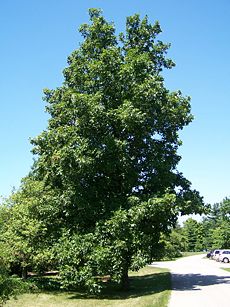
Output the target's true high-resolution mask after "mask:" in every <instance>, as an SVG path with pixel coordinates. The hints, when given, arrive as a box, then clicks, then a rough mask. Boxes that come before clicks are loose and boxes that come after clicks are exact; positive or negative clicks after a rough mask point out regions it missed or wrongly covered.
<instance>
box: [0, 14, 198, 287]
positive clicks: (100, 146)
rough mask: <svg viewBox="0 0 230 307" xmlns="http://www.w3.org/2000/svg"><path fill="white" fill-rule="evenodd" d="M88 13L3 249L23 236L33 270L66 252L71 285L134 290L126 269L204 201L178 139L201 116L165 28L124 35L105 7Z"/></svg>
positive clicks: (131, 23)
mask: <svg viewBox="0 0 230 307" xmlns="http://www.w3.org/2000/svg"><path fill="white" fill-rule="evenodd" d="M89 15H90V23H89V24H84V25H82V26H81V27H80V32H81V34H82V36H83V42H82V44H81V45H80V47H79V48H78V49H76V50H75V51H74V52H73V53H72V54H71V55H70V56H69V58H68V67H67V68H65V69H64V82H63V84H62V86H60V87H58V88H56V89H54V90H48V89H46V90H45V101H46V102H47V106H46V110H47V112H48V113H49V115H50V119H49V121H48V127H47V129H46V130H44V131H43V132H42V133H41V134H40V135H39V136H38V137H36V138H34V139H33V140H32V144H33V145H34V147H33V152H34V154H35V155H36V157H37V159H36V163H35V164H34V167H33V169H32V171H31V174H30V176H28V177H27V178H26V180H25V181H24V182H23V185H22V189H21V190H20V191H19V192H18V193H17V194H16V195H15V197H16V200H14V205H13V207H12V209H11V210H10V211H9V212H10V215H9V217H8V218H7V223H6V225H5V226H4V229H5V230H4V231H5V235H4V238H2V242H4V244H7V241H8V239H9V240H10V239H11V238H14V240H13V241H12V250H14V251H17V253H20V254H22V255H23V257H24V258H25V259H26V262H23V261H24V260H21V262H22V263H25V264H23V265H24V267H26V266H29V265H32V266H34V263H35V262H36V261H38V262H39V261H40V262H39V263H43V262H44V261H43V260H44V257H42V256H41V255H48V256H47V258H49V257H50V258H51V259H52V257H53V256H52V255H56V259H57V261H58V268H59V270H60V276H61V281H62V285H63V287H65V288H72V287H76V286H84V287H86V288H88V289H89V290H90V291H94V292H95V291H99V290H100V287H101V286H102V283H101V277H102V276H105V275H109V276H110V278H111V280H113V281H115V282H117V283H120V284H121V285H122V287H123V288H127V287H128V270H129V269H131V270H138V269H139V268H140V267H142V266H143V265H145V264H146V263H147V262H150V261H151V260H152V259H154V257H156V255H157V254H158V247H159V246H160V245H159V244H160V243H159V242H160V239H161V235H162V234H164V233H168V232H169V231H170V229H171V228H172V227H173V226H174V225H175V223H176V220H177V215H178V213H179V212H180V213H181V214H189V213H200V212H203V203H202V199H201V198H200V196H199V193H198V192H197V191H193V190H191V189H190V182H189V181H188V180H187V179H185V178H184V177H183V175H182V174H181V173H180V172H178V171H177V165H178V162H179V161H180V158H181V157H180V156H179V155H178V153H177V150H178V147H179V146H180V145H181V141H180V139H179V131H180V130H182V129H183V128H184V127H185V126H186V125H188V124H189V123H190V122H191V121H192V119H193V116H192V115H191V112H190V109H191V107H190V98H189V97H184V96H183V95H182V93H181V92H180V91H176V92H171V91H169V90H168V89H167V88H166V87H165V84H164V78H163V76H162V71H163V69H164V68H167V69H170V68H172V67H173V66H174V63H173V62H172V60H170V59H167V58H166V53H167V50H168V48H169V44H164V43H163V42H161V41H160V40H159V39H158V35H159V34H160V33H161V28H160V25H159V23H158V22H156V23H154V24H151V23H150V22H149V21H148V18H147V17H145V18H144V19H142V20H141V19H140V17H139V15H137V14H136V15H133V16H131V17H128V18H127V21H126V31H125V33H122V34H120V35H119V36H117V35H116V34H115V27H114V25H113V24H112V23H109V22H107V21H106V20H105V18H104V17H103V15H102V13H101V11H100V10H98V9H90V10H89ZM4 240H5V241H4ZM9 242H11V241H9ZM17 242H19V243H17ZM48 242H49V244H48ZM48 246H51V247H52V252H51V251H50V249H49V248H48ZM9 250H11V247H10V246H9ZM38 251H43V253H42V252H38ZM44 251H46V252H44ZM49 253H50V254H49ZM24 258H23V259H24ZM47 258H45V259H47ZM34 260H36V261H34Z"/></svg>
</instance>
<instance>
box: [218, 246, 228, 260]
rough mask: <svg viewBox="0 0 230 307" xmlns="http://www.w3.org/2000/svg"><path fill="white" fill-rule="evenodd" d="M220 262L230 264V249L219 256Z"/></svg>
mask: <svg viewBox="0 0 230 307" xmlns="http://www.w3.org/2000/svg"><path fill="white" fill-rule="evenodd" d="M219 261H220V262H224V263H229V262H230V250H229V249H226V250H223V251H221V253H220V255H219Z"/></svg>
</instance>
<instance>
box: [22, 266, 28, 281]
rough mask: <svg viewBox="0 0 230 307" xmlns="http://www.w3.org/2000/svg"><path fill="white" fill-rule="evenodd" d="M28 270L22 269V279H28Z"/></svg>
mask: <svg viewBox="0 0 230 307" xmlns="http://www.w3.org/2000/svg"><path fill="white" fill-rule="evenodd" d="M27 273H28V272H27V268H26V267H23V268H22V279H27Z"/></svg>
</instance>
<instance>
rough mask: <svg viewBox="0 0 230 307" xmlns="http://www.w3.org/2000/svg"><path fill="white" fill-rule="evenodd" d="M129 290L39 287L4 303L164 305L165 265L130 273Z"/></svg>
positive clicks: (34, 306) (36, 306) (21, 306)
mask: <svg viewBox="0 0 230 307" xmlns="http://www.w3.org/2000/svg"><path fill="white" fill-rule="evenodd" d="M130 286H131V287H130V290H129V291H128V292H122V291H120V290H118V289H117V288H115V287H108V288H107V289H106V290H105V291H103V293H102V294H101V295H100V296H92V295H91V296H90V295H87V294H85V293H80V292H61V291H39V292H37V293H26V294H23V295H20V296H19V297H18V299H17V300H14V299H11V300H10V301H8V302H7V304H6V305H5V306H7V307H16V306H17V307H56V306H57V307H74V306H77V307H78V306H79V307H97V306H98V307H100V306H116V307H118V306H127V307H128V306H132V307H133V306H138V307H139V306H140V307H144V306H149V307H150V306H151V307H152V306H154V307H166V306H167V305H168V300H169V296H170V291H171V277H170V273H169V272H168V271H167V270H166V269H159V268H153V267H148V266H147V267H145V268H143V269H141V270H140V271H139V272H135V273H133V272H132V273H130Z"/></svg>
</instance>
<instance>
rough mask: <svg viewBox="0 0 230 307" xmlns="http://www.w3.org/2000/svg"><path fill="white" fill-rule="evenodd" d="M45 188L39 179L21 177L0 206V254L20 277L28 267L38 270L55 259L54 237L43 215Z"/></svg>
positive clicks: (46, 266)
mask: <svg viewBox="0 0 230 307" xmlns="http://www.w3.org/2000/svg"><path fill="white" fill-rule="evenodd" d="M44 192H45V189H44V188H43V186H42V182H37V181H35V180H33V178H32V177H30V176H28V177H26V178H24V179H23V180H22V185H21V187H20V189H19V190H18V191H14V192H13V193H12V194H11V195H10V197H9V198H8V199H6V200H5V201H4V203H3V204H2V206H1V211H0V246H1V253H0V258H2V259H4V261H5V263H6V264H7V265H8V266H9V268H10V269H11V271H13V273H17V274H19V273H20V274H21V275H22V277H23V279H26V278H27V272H28V269H31V270H33V271H37V272H40V271H42V270H44V269H47V268H49V266H51V265H53V263H54V262H55V261H54V259H53V258H54V257H53V254H52V243H53V241H54V239H53V238H52V236H51V235H49V233H48V227H47V224H49V223H50V220H49V216H46V217H45V218H42V217H43V216H44V213H43V212H44V207H45V205H44V201H42V200H43V198H44V194H45V193H44ZM53 211H54V210H53ZM53 224H55V223H54V222H53ZM49 228H50V227H49ZM55 237H56V238H57V234H56V236H55Z"/></svg>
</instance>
